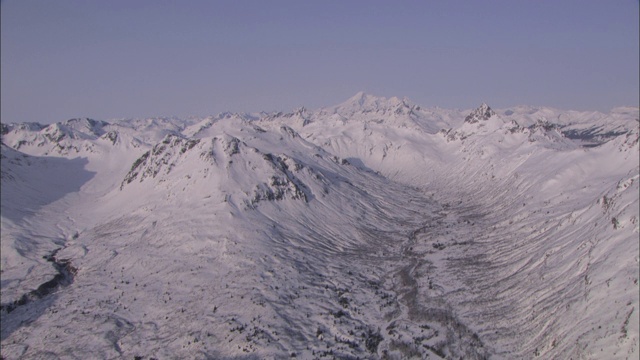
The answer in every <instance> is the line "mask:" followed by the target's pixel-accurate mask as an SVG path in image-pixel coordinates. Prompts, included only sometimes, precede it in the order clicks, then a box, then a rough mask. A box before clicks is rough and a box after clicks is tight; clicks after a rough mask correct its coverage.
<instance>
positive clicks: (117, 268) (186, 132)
mask: <svg viewBox="0 0 640 360" xmlns="http://www.w3.org/2000/svg"><path fill="white" fill-rule="evenodd" d="M638 118H639V110H638V108H616V109H614V110H612V111H611V112H610V113H609V114H603V113H597V112H577V111H563V110H557V109H551V108H535V107H527V106H518V107H513V108H509V109H492V108H491V107H490V106H488V105H486V104H482V105H481V106H480V107H479V108H478V109H470V110H446V109H440V108H424V107H421V106H418V105H416V104H414V103H412V102H411V101H410V100H408V99H399V98H389V99H387V98H381V97H376V96H372V95H368V94H364V93H358V94H356V96H354V97H353V98H351V99H349V100H347V101H346V102H344V103H342V104H340V105H337V106H334V107H330V108H323V109H318V110H308V109H306V108H299V109H296V110H294V111H293V112H291V113H283V112H277V113H260V114H230V113H223V114H219V115H217V116H211V117H207V118H189V119H176V118H157V119H124V120H119V121H113V122H106V121H98V120H92V119H73V120H68V121H65V122H61V123H56V124H52V125H40V124H2V127H1V129H0V130H1V134H2V149H1V150H2V153H1V157H2V158H1V161H2V162H1V165H2V166H1V170H2V171H1V181H2V188H1V189H2V194H1V195H2V198H1V201H2V202H1V206H2V207H1V210H2V212H1V225H2V234H1V235H2V242H1V244H2V248H1V250H2V255H1V265H2V287H1V291H2V310H1V311H0V315H1V316H2V332H1V339H2V347H1V349H2V357H3V358H5V359H17V358H33V359H40V358H46V357H75V358H140V359H151V358H155V359H165V358H215V359H217V358H234V359H244V358H246V359H265V358H273V359H281V358H289V357H296V358H302V359H315V358H318V359H322V358H340V359H343V358H344V359H346V358H385V359H405V358H447V359H448V358H465V359H467V358H469V359H485V358H492V359H512V358H533V357H541V358H549V359H552V358H553V359H555V358H585V359H591V358H594V359H595V358H620V359H624V358H630V359H633V358H637V357H638V354H639V349H638V347H639V341H640V334H639V331H638V327H639V321H638V311H639V309H638V308H639V305H640V304H639V296H638V279H639V277H640V274H639V261H640V254H639V249H638V234H639V225H638V219H639V217H640V215H639V211H638V206H639V204H638V202H639V201H638V198H639V196H638V193H639V185H638V184H639V183H640V179H639V175H638V174H639V164H638V151H639V145H638V134H639V131H638V124H639V120H638Z"/></svg>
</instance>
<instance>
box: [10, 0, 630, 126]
mask: <svg viewBox="0 0 640 360" xmlns="http://www.w3.org/2000/svg"><path fill="white" fill-rule="evenodd" d="M1 6H2V7H1V16H2V21H1V26H2V31H1V35H2V41H1V46H2V49H1V50H2V51H1V54H2V55H1V70H2V81H1V90H2V91H1V100H2V107H1V120H2V122H3V123H10V122H25V121H29V122H32V121H34V122H41V123H52V122H57V121H63V120H66V119H70V118H76V117H89V118H95V119H102V120H108V119H117V118H131V117H153V116H206V115H213V114H217V113H220V112H224V111H231V112H258V111H288V110H292V109H294V108H296V107H299V106H306V107H308V108H314V109H315V108H321V107H327V106H332V105H336V104H339V103H341V102H343V101H345V100H346V99H348V98H350V97H351V96H353V95H354V94H356V93H357V92H359V91H364V92H366V93H369V94H373V95H377V96H385V97H391V96H398V97H407V98H409V99H411V100H412V101H414V102H415V103H417V104H419V105H421V106H439V107H443V108H460V109H468V108H474V107H476V106H478V105H479V104H480V103H481V102H486V103H487V104H489V105H490V106H492V107H494V108H506V107H511V106H517V105H531V106H549V107H555V108H558V109H567V110H568V109H571V110H598V111H603V112H607V111H609V110H610V109H612V108H615V107H618V106H638V105H639V103H638V101H639V100H638V98H639V96H640V92H639V80H638V78H639V76H640V75H639V71H638V63H639V62H640V58H639V45H638V42H639V40H638V11H639V9H638V2H637V1H634V2H631V1H620V2H602V1H595V0H593V1H563V2H535V3H534V2H513V1H488V2H483V3H476V2H465V1H451V2H443V3H423V2H417V1H403V2H381V1H372V2H366V3H365V2H357V1H350V2H339V1H327V2H322V3H308V2H295V1H273V2H258V1H244V2H226V1H218V2H208V1H185V2H179V3H177V2H176V3H174V2H170V3H158V2H153V1H136V2H127V1H109V2H82V1H56V2H45V1H39V0H32V1H2V5H1Z"/></svg>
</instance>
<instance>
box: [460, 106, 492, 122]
mask: <svg viewBox="0 0 640 360" xmlns="http://www.w3.org/2000/svg"><path fill="white" fill-rule="evenodd" d="M494 115H496V113H495V111H493V110H492V109H491V107H489V105H487V104H486V103H484V102H483V103H482V104H481V105H480V106H479V107H478V108H477V109H475V110H473V111H472V112H471V114H469V115H468V116H467V117H466V118H465V119H464V122H468V123H470V124H475V123H477V122H478V121H480V120H482V121H485V120H489V118H490V117H492V116H494Z"/></svg>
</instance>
